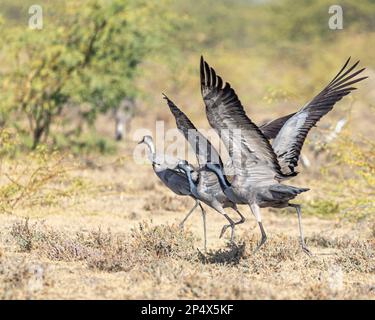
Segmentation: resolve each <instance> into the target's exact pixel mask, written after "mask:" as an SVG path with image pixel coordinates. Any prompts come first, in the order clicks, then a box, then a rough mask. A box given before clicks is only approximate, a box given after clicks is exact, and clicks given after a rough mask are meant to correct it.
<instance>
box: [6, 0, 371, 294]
mask: <svg viewBox="0 0 375 320" xmlns="http://www.w3.org/2000/svg"><path fill="white" fill-rule="evenodd" d="M34 2H35V1H31V0H30V1H29V0H26V1H24V0H23V1H21V0H2V3H1V7H0V26H1V28H0V48H1V49H0V98H1V99H0V222H1V223H0V298H2V299H17V298H26V299H38V298H117V299H118V298H176V297H178V298H201V299H205V298H222V299H223V298H224V299H225V298H228V299H234V298H238V299H246V298H247V299H248V298H256V299H257V298H259V299H261V298H262V299H263V298H265V299H270V298H276V299H280V298H289V299H293V298H306V299H335V298H345V299H353V298H354V299H358V298H365V299H374V297H375V295H374V293H375V287H374V286H375V264H374V261H375V240H374V239H375V202H374V196H375V160H374V159H375V143H374V137H375V127H374V121H375V115H374V110H375V105H374V99H375V89H374V88H375V81H374V76H375V62H374V59H373V48H374V47H375V20H374V14H375V3H374V2H373V1H371V0H363V1H360V2H358V1H350V0H342V1H339V2H337V3H335V4H338V5H341V6H342V8H343V14H344V15H343V18H344V20H343V29H342V30H332V29H330V28H329V27H328V20H329V18H330V16H331V15H332V14H329V13H328V9H329V7H330V6H331V5H332V3H331V2H330V1H328V0H318V1H309V0H303V1H291V0H280V1H276V0H275V1H273V0H270V1H255V0H254V1H251V0H205V1H199V2H197V1H180V0H175V1H172V0H162V1H143V0H80V1H72V0H64V1H47V0H40V1H38V4H39V5H40V6H41V7H42V8H43V28H42V29H40V30H34V29H30V28H29V26H28V23H29V18H30V16H31V14H29V7H30V6H31V5H33V4H34ZM201 54H203V55H204V57H205V58H206V59H207V60H208V61H209V62H210V64H212V65H213V66H215V69H216V70H217V71H220V74H221V75H222V76H223V77H224V78H225V80H227V81H229V82H230V83H231V84H232V86H233V87H234V88H235V89H236V92H237V93H238V95H239V97H240V99H241V101H242V102H243V104H244V106H245V107H246V109H247V112H248V114H249V115H250V117H251V118H252V119H253V120H254V121H255V122H256V123H263V122H264V121H266V120H270V119H272V118H276V117H277V116H281V115H285V114H287V113H290V112H293V111H295V110H296V109H297V108H299V107H301V106H302V105H303V104H305V103H306V102H307V101H309V100H310V99H311V98H312V97H313V96H314V95H315V94H316V93H318V92H319V90H321V89H322V88H323V86H324V85H325V84H327V83H328V82H329V81H330V80H331V79H332V77H333V76H334V75H335V74H336V73H337V71H338V70H339V69H340V68H341V66H342V65H343V64H344V62H345V61H346V59H347V58H348V57H349V56H351V57H352V59H353V61H356V60H357V59H360V60H361V66H365V67H366V68H367V70H366V71H365V73H366V75H367V76H369V79H367V80H366V81H364V82H363V83H360V84H358V90H356V91H355V92H353V94H351V95H350V96H349V97H346V98H345V99H343V100H342V101H340V102H339V103H338V104H337V105H336V106H335V108H334V110H333V111H332V112H330V113H329V114H328V115H327V116H325V117H324V118H323V119H322V121H321V122H319V124H318V127H317V128H314V129H313V130H312V131H311V133H310V135H309V136H308V139H307V143H306V145H305V146H304V149H303V153H304V155H305V156H306V157H307V158H308V159H309V160H310V162H311V163H312V165H311V166H308V167H307V166H303V165H302V164H300V167H299V171H300V172H301V175H300V176H298V177H297V178H296V179H294V180H293V185H298V186H301V187H309V188H310V189H311V190H310V191H309V192H308V193H306V194H303V195H301V196H300V197H299V198H298V201H299V202H300V203H301V204H302V205H303V209H302V210H303V221H304V227H305V234H306V238H307V239H306V241H307V244H308V245H309V246H310V247H311V250H312V251H313V252H314V253H315V255H314V256H313V257H312V258H309V257H307V256H304V254H303V253H302V252H300V251H299V246H298V238H297V234H298V229H297V219H296V217H295V215H294V214H292V213H291V212H289V211H287V210H283V211H280V210H278V211H276V210H265V213H264V225H265V228H266V229H267V231H268V234H269V236H270V240H269V242H268V243H267V244H266V245H265V246H264V248H262V250H261V252H259V254H257V255H255V256H254V255H252V249H253V248H254V247H255V246H256V242H257V240H258V237H259V234H258V230H257V229H256V225H255V222H254V221H253V219H252V217H251V214H250V212H247V208H244V209H243V211H245V214H246V217H247V218H248V221H247V222H246V223H245V224H244V225H243V226H242V227H241V228H238V233H237V245H236V246H233V245H229V244H226V240H227V239H226V240H223V239H221V240H219V239H218V235H219V232H220V229H221V226H222V224H223V223H224V220H223V219H221V218H220V217H219V216H218V215H217V214H216V213H214V212H211V211H208V212H209V214H208V229H209V230H208V240H209V243H208V245H209V250H208V252H207V253H202V252H201V251H200V250H199V249H198V248H201V247H202V241H201V237H202V230H201V229H202V226H201V219H200V217H199V214H198V213H195V214H194V215H193V217H192V218H191V220H189V222H188V223H187V225H186V227H187V228H186V229H185V230H179V228H178V227H177V225H178V223H179V222H180V220H181V219H182V218H183V215H184V214H185V213H186V212H187V210H189V209H190V208H191V207H192V206H193V201H192V200H191V199H188V198H181V197H180V198H179V197H177V196H175V195H174V194H172V193H171V192H170V191H168V190H166V189H165V187H164V186H163V185H162V184H161V183H160V182H159V181H158V179H157V177H155V176H154V174H153V172H152V168H151V166H150V165H149V164H147V162H146V161H144V165H142V164H139V163H135V161H134V159H133V151H134V148H135V147H136V142H137V141H138V140H139V138H140V136H139V132H138V131H137V130H138V129H140V128H144V129H148V130H151V132H154V131H155V121H156V120H163V121H165V126H166V129H168V128H174V127H175V124H174V119H173V118H172V116H171V115H170V113H169V110H168V108H167V107H166V105H165V102H164V101H163V99H162V95H161V93H162V92H164V93H166V94H167V95H168V96H169V97H170V98H172V99H173V100H174V102H175V103H176V104H177V105H179V106H180V107H181V109H183V110H184V111H185V112H186V113H187V114H188V115H189V117H190V118H191V119H192V120H193V121H194V123H195V124H196V125H197V127H200V128H208V123H207V121H206V119H205V117H204V116H202V115H203V113H204V108H203V102H202V99H201V97H200V92H199V73H198V72H199V70H198V67H199V58H200V55H201ZM125 97H130V98H132V99H135V100H136V101H137V104H136V108H137V109H136V112H135V116H134V118H133V119H132V125H131V127H130V130H129V132H128V133H127V134H126V136H125V139H124V140H122V141H121V142H116V141H115V140H114V134H113V133H114V120H113V117H112V110H113V108H115V107H116V106H118V105H119V104H120V102H121V100H122V99H124V98H125ZM340 119H345V121H346V123H345V126H344V127H343V129H342V131H341V132H340V133H339V134H338V135H337V137H335V139H333V140H332V141H330V142H326V141H325V140H324V136H327V135H329V134H330V133H332V132H333V129H334V128H335V126H336V123H337V122H338V120H340ZM145 160H146V159H145Z"/></svg>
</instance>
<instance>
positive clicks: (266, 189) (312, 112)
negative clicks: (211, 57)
mask: <svg viewBox="0 0 375 320" xmlns="http://www.w3.org/2000/svg"><path fill="white" fill-rule="evenodd" d="M349 61H350V58H349V59H348V60H347V61H346V63H345V64H344V66H343V67H342V69H341V70H340V71H339V72H338V74H337V75H336V76H335V77H334V78H333V80H332V81H331V82H330V83H329V84H328V85H327V86H326V87H325V88H324V89H323V90H322V91H321V92H320V93H319V94H318V95H316V96H315V97H314V98H313V99H312V100H311V101H310V102H308V103H307V104H306V105H304V106H303V107H302V108H301V109H300V110H299V111H298V112H296V113H295V114H294V115H293V116H292V117H290V118H289V119H288V120H287V121H286V122H285V124H284V125H283V126H282V128H281V130H280V131H279V132H278V134H277V135H276V137H275V139H274V140H273V142H272V145H271V144H270V143H269V141H268V140H267V138H266V137H265V136H264V134H262V132H261V131H260V130H259V128H258V127H257V126H256V125H255V124H254V123H253V122H252V121H251V120H250V119H249V118H248V117H247V115H246V113H245V110H244V108H243V106H242V104H241V102H240V100H239V99H238V97H237V95H236V93H235V91H234V90H233V89H232V88H231V86H230V84H229V83H225V84H224V83H223V80H222V78H221V77H220V76H218V75H217V74H216V72H215V70H214V69H213V68H212V67H210V66H209V65H208V63H207V62H205V61H204V59H203V57H201V64H200V77H201V93H202V97H203V100H204V103H205V106H206V116H207V119H208V121H209V123H210V125H211V126H212V127H213V128H214V129H215V131H216V132H217V133H218V135H219V136H220V138H221V140H222V141H223V143H224V145H225V147H226V148H227V150H228V152H229V155H230V157H231V159H232V163H233V167H234V169H235V174H234V176H233V180H232V182H231V183H229V182H228V180H227V179H226V177H225V175H224V174H223V171H222V169H221V167H220V166H218V165H217V164H211V163H208V164H207V166H206V167H207V168H208V169H209V170H212V171H213V172H215V173H216V175H217V176H218V178H219V181H220V183H221V186H222V188H223V190H224V193H225V194H226V196H227V197H228V198H229V199H230V200H231V201H232V202H234V203H237V204H247V205H249V206H250V209H251V211H252V213H253V214H254V216H255V217H256V220H257V223H258V225H259V228H260V232H261V235H262V237H261V241H260V243H259V244H258V246H257V248H256V249H255V252H256V251H257V250H259V248H260V247H261V246H262V245H263V244H264V243H265V241H266V239H267V236H266V233H265V230H264V228H263V225H262V219H261V214H260V208H264V207H274V208H283V207H293V208H295V209H296V212H297V216H298V225H299V233H300V243H301V247H302V249H303V251H304V252H306V253H307V254H309V255H310V254H311V252H310V250H309V249H308V248H307V246H306V244H305V241H304V236H303V230H302V222H301V207H300V205H297V204H292V203H290V202H289V201H290V200H292V199H294V198H295V197H296V196H297V195H298V194H300V193H302V192H305V191H308V190H309V189H307V188H297V187H293V186H289V185H284V184H282V183H281V182H282V181H284V180H286V179H290V178H291V177H294V176H296V175H297V172H296V171H295V167H296V166H297V164H298V158H299V155H300V152H301V148H302V145H303V143H304V141H305V138H306V136H307V134H308V132H309V131H310V129H311V128H312V127H313V126H314V125H315V124H316V123H317V122H318V121H319V120H320V118H321V117H322V116H324V115H325V114H327V113H328V112H329V111H330V110H331V109H332V108H333V106H334V104H335V103H336V102H337V101H339V100H341V99H342V98H343V97H344V96H346V95H347V94H349V93H350V92H351V91H353V90H355V89H356V88H354V87H352V85H353V84H355V83H357V82H359V81H362V80H364V79H366V78H367V77H360V78H355V79H353V78H354V77H356V76H357V75H358V74H360V73H361V72H362V71H363V70H364V69H365V68H363V69H360V70H358V71H353V70H354V69H355V67H356V66H357V65H358V63H359V61H358V62H356V63H355V64H354V65H352V66H351V67H349V68H347V66H348V64H349ZM236 129H237V131H236V132H234V131H235V130H236ZM238 129H239V130H238ZM238 131H240V132H238Z"/></svg>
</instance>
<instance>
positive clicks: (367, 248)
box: [0, 219, 375, 299]
mask: <svg viewBox="0 0 375 320" xmlns="http://www.w3.org/2000/svg"><path fill="white" fill-rule="evenodd" d="M10 229H11V232H10V237H9V238H8V239H7V241H6V243H7V244H8V246H9V247H11V248H12V250H10V252H9V253H7V254H6V255H5V256H4V253H3V254H2V255H1V256H0V266H1V268H0V277H1V279H2V281H1V282H2V286H1V287H0V294H1V297H3V298H8V299H9V298H11V299H13V298H39V297H44V298H68V297H69V298H81V297H87V298H166V299H171V298H176V297H177V298H192V299H194V298H200V299H217V298H220V299H269V298H271V299H284V298H290V299H294V298H303V299H342V298H344V299H362V298H365V299H374V298H375V243H374V239H362V240H352V239H350V238H348V237H345V236H343V237H330V236H323V235H318V234H313V235H312V236H311V237H308V238H307V241H308V243H309V245H310V246H311V247H312V248H313V251H314V252H315V253H316V254H315V255H314V256H313V257H312V258H309V257H308V256H306V255H305V254H304V253H303V252H302V251H301V250H300V248H299V244H298V239H297V238H296V237H295V236H287V235H285V234H272V235H271V237H270V239H269V241H268V242H267V243H266V245H265V246H264V248H262V250H260V251H259V252H257V253H256V254H254V253H253V251H254V249H255V247H256V244H257V241H258V235H257V234H256V235H254V234H242V236H241V237H239V238H238V241H237V245H230V244H227V246H223V245H222V247H221V248H216V249H212V248H211V249H210V250H209V251H208V252H207V253H202V252H201V251H199V249H197V247H199V245H200V243H197V239H196V238H195V237H194V236H193V234H192V232H191V231H189V230H187V231H183V230H180V229H179V228H178V227H177V226H176V225H174V224H173V225H151V224H150V223H146V222H142V223H139V224H138V225H137V226H136V227H134V228H133V229H131V230H130V232H116V233H114V232H112V231H111V230H107V231H102V230H100V229H96V230H90V229H85V230H79V231H74V232H72V231H66V230H65V231H62V230H59V229H58V228H55V227H51V226H49V225H47V224H46V223H44V222H40V221H35V222H30V221H29V220H27V219H26V220H25V219H22V220H19V219H17V220H16V221H14V222H13V223H12V224H11V226H10ZM328 250H329V251H328ZM61 263H63V264H64V265H65V268H62V267H61V266H60V264H61ZM50 269H54V272H53V273H51V272H48V270H50ZM66 272H68V273H70V276H69V277H68V278H64V277H65V276H66ZM61 282H64V283H65V285H64V286H62V287H58V286H59V283H61ZM98 283H100V285H99V287H100V290H99V291H98V290H97V286H98ZM66 286H69V290H67V289H66ZM129 288H131V289H129Z"/></svg>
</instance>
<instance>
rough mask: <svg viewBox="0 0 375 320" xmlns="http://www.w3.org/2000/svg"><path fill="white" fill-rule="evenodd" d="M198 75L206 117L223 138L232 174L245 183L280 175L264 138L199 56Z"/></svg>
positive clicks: (234, 94)
mask: <svg viewBox="0 0 375 320" xmlns="http://www.w3.org/2000/svg"><path fill="white" fill-rule="evenodd" d="M200 76H201V91H202V97H203V100H204V103H205V105H206V115H207V119H208V121H209V123H210V125H211V126H212V127H213V128H214V129H215V130H216V132H217V133H218V134H219V136H220V138H221V139H222V140H223V143H224V145H225V146H226V148H227V150H228V152H229V155H230V157H231V159H232V164H233V167H234V170H235V175H236V176H241V177H244V178H245V179H246V181H247V182H248V183H260V182H265V183H268V182H269V181H274V179H280V178H281V177H282V176H283V174H282V173H281V170H280V165H279V163H278V162H277V158H276V155H275V153H274V151H273V149H272V147H271V145H270V143H269V142H268V140H267V138H266V137H265V136H264V135H263V134H262V132H261V131H260V130H259V128H258V127H257V126H256V125H255V124H254V123H253V122H252V121H251V120H250V119H249V118H248V117H247V115H246V113H245V110H244V108H243V106H242V105H241V102H240V100H239V99H238V97H237V95H236V93H235V92H234V90H233V89H232V88H231V86H230V84H229V83H225V84H223V80H222V78H221V77H220V76H217V75H216V72H215V70H214V69H213V68H211V67H210V66H209V65H208V64H207V62H205V61H204V60H203V57H201V65H200ZM235 180H236V181H239V180H243V179H235Z"/></svg>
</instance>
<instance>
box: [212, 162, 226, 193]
mask: <svg viewBox="0 0 375 320" xmlns="http://www.w3.org/2000/svg"><path fill="white" fill-rule="evenodd" d="M209 170H211V171H212V172H214V173H215V174H216V176H217V178H218V180H219V183H220V186H221V188H222V189H223V190H226V189H228V188H230V187H231V184H230V183H229V181H228V180H227V178H226V177H225V176H224V174H223V171H221V170H220V169H219V168H217V167H213V168H210V169H209Z"/></svg>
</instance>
